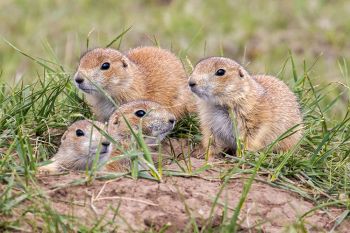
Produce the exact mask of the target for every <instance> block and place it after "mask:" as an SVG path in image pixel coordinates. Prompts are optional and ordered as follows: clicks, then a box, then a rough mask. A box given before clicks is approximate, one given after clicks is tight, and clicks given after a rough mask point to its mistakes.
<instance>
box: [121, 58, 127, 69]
mask: <svg viewBox="0 0 350 233" xmlns="http://www.w3.org/2000/svg"><path fill="white" fill-rule="evenodd" d="M121 62H122V64H123V67H124V68H127V67H128V66H129V59H128V58H126V57H122V58H121Z"/></svg>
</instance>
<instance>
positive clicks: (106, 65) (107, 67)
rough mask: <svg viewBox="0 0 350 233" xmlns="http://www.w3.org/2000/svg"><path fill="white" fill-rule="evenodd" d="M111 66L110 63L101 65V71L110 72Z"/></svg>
mask: <svg viewBox="0 0 350 233" xmlns="http://www.w3.org/2000/svg"><path fill="white" fill-rule="evenodd" d="M110 66H111V64H109V62H105V63H103V64H102V65H101V70H108V69H109V67H110Z"/></svg>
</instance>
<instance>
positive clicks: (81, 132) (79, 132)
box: [75, 129, 85, 137]
mask: <svg viewBox="0 0 350 233" xmlns="http://www.w3.org/2000/svg"><path fill="white" fill-rule="evenodd" d="M75 134H76V135H77V136H78V137H81V136H84V135H85V134H84V131H82V130H81V129H77V131H75Z"/></svg>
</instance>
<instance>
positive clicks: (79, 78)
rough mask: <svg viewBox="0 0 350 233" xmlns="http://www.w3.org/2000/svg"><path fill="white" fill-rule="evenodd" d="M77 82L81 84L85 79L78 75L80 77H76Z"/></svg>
mask: <svg viewBox="0 0 350 233" xmlns="http://www.w3.org/2000/svg"><path fill="white" fill-rule="evenodd" d="M75 82H76V83H78V84H81V83H83V82H84V79H83V78H81V77H79V76H78V77H76V78H75Z"/></svg>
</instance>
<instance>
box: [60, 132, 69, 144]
mask: <svg viewBox="0 0 350 233" xmlns="http://www.w3.org/2000/svg"><path fill="white" fill-rule="evenodd" d="M67 134H68V130H67V131H66V132H64V134H63V135H62V137H61V143H62V142H64V140H66V137H67Z"/></svg>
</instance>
